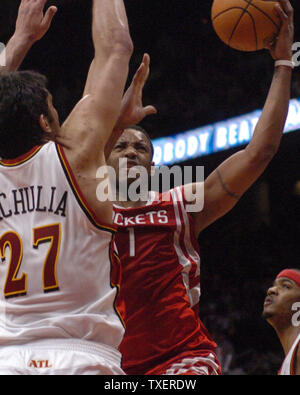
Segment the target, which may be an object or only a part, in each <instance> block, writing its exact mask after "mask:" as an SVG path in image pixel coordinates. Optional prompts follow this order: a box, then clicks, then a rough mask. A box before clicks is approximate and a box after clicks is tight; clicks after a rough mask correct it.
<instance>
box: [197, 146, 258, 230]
mask: <svg viewBox="0 0 300 395" xmlns="http://www.w3.org/2000/svg"><path fill="white" fill-rule="evenodd" d="M265 167H266V164H265V163H264V162H260V160H259V159H257V158H252V157H251V156H249V154H248V152H247V151H246V150H242V151H239V152H237V153H236V154H234V155H232V156H231V157H230V158H228V159H227V160H226V161H224V162H223V163H222V164H221V165H220V166H219V167H218V168H217V169H216V170H214V171H213V172H212V173H211V174H210V175H209V176H208V177H207V179H206V180H205V183H204V207H203V210H202V211H201V212H200V213H195V214H194V220H195V225H196V229H197V234H199V232H200V231H201V230H203V229H204V228H206V227H207V226H208V225H210V224H211V223H213V222H214V221H216V220H217V219H218V218H220V217H222V216H223V215H225V214H226V213H228V212H229V211H230V210H231V209H232V208H233V207H234V206H235V205H236V204H237V202H238V201H239V199H240V198H241V196H242V195H243V194H244V193H245V192H246V191H247V189H248V188H249V187H250V186H251V185H252V184H253V183H254V182H255V181H256V180H257V178H258V177H259V176H260V175H261V174H262V172H263V170H264V169H265Z"/></svg>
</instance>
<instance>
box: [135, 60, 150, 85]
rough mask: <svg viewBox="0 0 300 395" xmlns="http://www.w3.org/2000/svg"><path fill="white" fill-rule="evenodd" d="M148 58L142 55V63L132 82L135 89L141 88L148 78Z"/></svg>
mask: <svg viewBox="0 0 300 395" xmlns="http://www.w3.org/2000/svg"><path fill="white" fill-rule="evenodd" d="M149 65H150V56H149V55H148V54H144V56H143V60H142V63H141V65H140V67H139V68H138V70H137V72H136V73H135V75H134V78H133V82H134V86H135V88H136V89H139V88H143V86H144V85H145V83H146V81H147V79H148V76H149V72H150V69H149Z"/></svg>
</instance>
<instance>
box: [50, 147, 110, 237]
mask: <svg viewBox="0 0 300 395" xmlns="http://www.w3.org/2000/svg"><path fill="white" fill-rule="evenodd" d="M55 146H56V150H57V154H58V158H59V160H60V163H61V166H62V168H63V171H64V173H65V176H66V178H67V180H68V183H69V185H70V187H71V189H72V191H73V193H74V196H75V197H76V200H77V202H78V204H79V205H80V207H81V209H82V210H83V212H84V213H85V215H86V216H87V217H88V219H89V220H90V222H91V223H92V224H93V225H94V226H95V227H96V228H98V229H101V230H105V231H108V232H110V233H112V234H115V233H116V232H117V229H116V228H115V227H114V226H113V225H112V226H109V225H106V224H102V223H100V221H99V220H98V219H97V216H96V215H95V213H94V212H93V211H92V210H91V209H90V208H89V205H88V203H87V201H86V199H85V197H84V196H83V194H82V192H81V189H80V187H79V185H78V184H77V181H76V179H75V176H74V174H73V172H72V169H71V167H70V165H69V163H68V161H67V158H66V155H65V153H64V150H63V147H62V146H61V145H59V144H55Z"/></svg>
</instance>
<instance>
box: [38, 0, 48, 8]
mask: <svg viewBox="0 0 300 395" xmlns="http://www.w3.org/2000/svg"><path fill="white" fill-rule="evenodd" d="M35 3H36V4H35V6H36V7H37V8H38V9H39V10H43V9H44V7H45V4H46V3H47V0H35Z"/></svg>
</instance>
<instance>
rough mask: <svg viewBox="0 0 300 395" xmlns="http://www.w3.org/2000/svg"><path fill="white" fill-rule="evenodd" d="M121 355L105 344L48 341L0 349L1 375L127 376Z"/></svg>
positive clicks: (68, 340)
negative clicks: (122, 366)
mask: <svg viewBox="0 0 300 395" xmlns="http://www.w3.org/2000/svg"><path fill="white" fill-rule="evenodd" d="M120 365H121V354H120V353H119V352H118V351H117V350H115V349H113V348H111V347H110V346H107V345H104V344H98V343H93V342H89V341H84V340H77V339H59V340H57V339H47V340H39V341H36V342H33V343H27V344H25V345H17V346H7V347H0V375H124V374H125V373H124V372H123V370H122V369H121V367H120Z"/></svg>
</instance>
